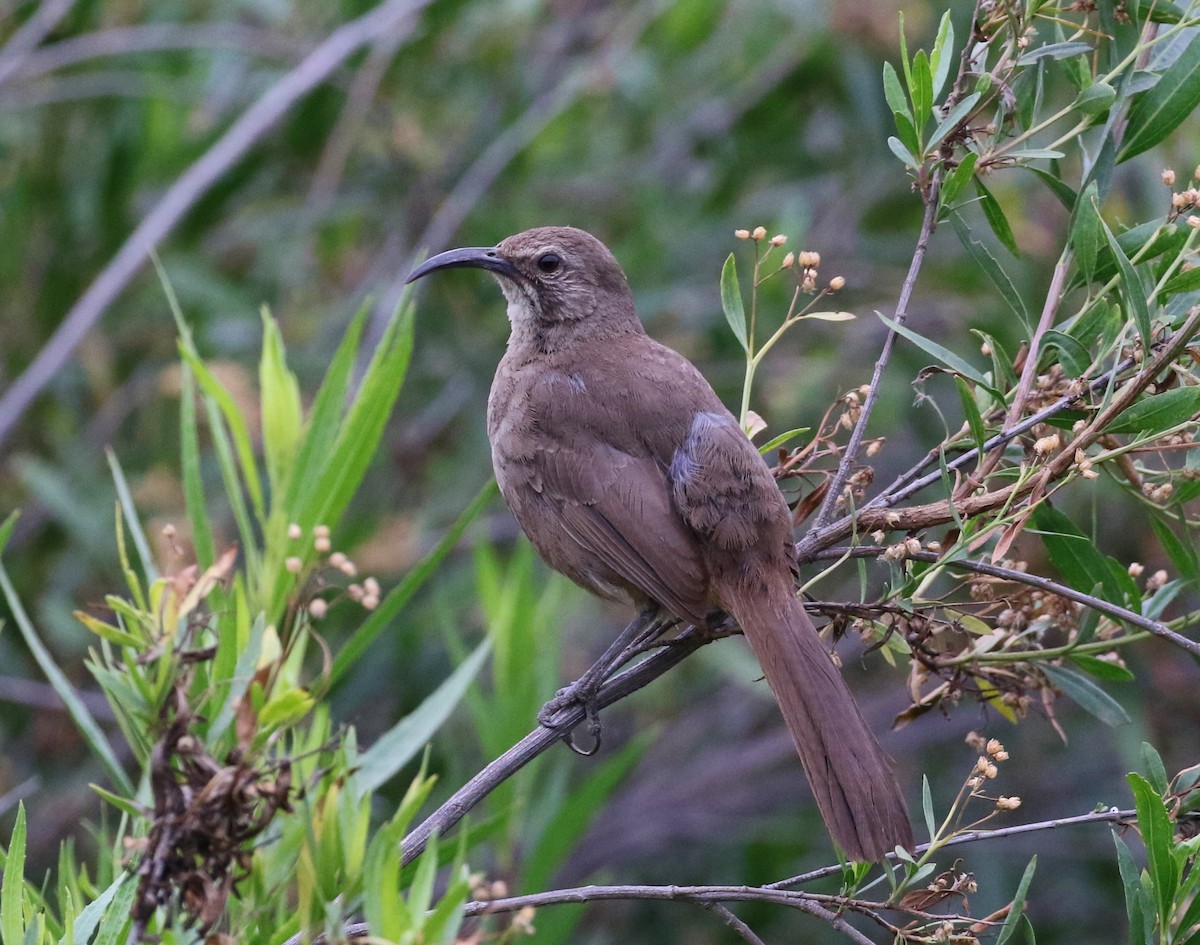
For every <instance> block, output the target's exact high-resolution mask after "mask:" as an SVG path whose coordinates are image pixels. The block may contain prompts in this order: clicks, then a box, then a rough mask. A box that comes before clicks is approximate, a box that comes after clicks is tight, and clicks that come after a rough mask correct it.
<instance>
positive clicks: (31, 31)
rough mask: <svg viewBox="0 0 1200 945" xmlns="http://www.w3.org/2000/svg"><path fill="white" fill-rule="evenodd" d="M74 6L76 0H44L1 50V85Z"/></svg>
mask: <svg viewBox="0 0 1200 945" xmlns="http://www.w3.org/2000/svg"><path fill="white" fill-rule="evenodd" d="M73 6H75V0H44V2H43V3H42V5H41V6H39V7H38V8H37V10H36V11H34V14H33V16H31V17H30V18H29V19H28V20H26V21H25V23H23V24H22V26H21V28H20V29H19V30H17V31H16V32H15V33H13V34H12V36H10V37H9V40H8V42H7V43H5V44H4V48H3V49H0V85H3V84H4V83H5V82H7V81H8V80H9V79H10V78H11V77H12V75H13V73H15V72H16V71H17V70H18V69H20V68H21V65H22V64H23V63H24V62H25V60H26V58H27V57H28V56H29V54H30V53H31V52H32V51H33V50H34V49H35V48H36V47H37V46H39V45H40V44H41V42H42V40H43V39H45V38H46V37H47V36H49V35H50V34H51V33H52V32H53V31H54V27H56V26H58V24H59V23H60V22H61V21H62V18H63V17H65V16H66V15H67V14H68V13H70V12H71V7H73Z"/></svg>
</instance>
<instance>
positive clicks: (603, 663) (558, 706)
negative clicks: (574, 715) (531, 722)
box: [538, 606, 675, 755]
mask: <svg viewBox="0 0 1200 945" xmlns="http://www.w3.org/2000/svg"><path fill="white" fill-rule="evenodd" d="M674 620H675V618H673V617H671V616H670V615H669V614H667V613H664V612H663V611H662V610H661V609H660V608H659V607H657V606H653V607H647V608H646V609H645V610H643V611H642V612H641V613H639V614H638V615H637V617H636V618H634V619H633V620H632V621H630V623H629V625H628V626H626V627H625V629H624V630H622V631H621V632H620V634H618V636H617V638H616V639H615V640H613V642H612V643H611V644H609V646H608V648H607V649H606V650H605V651H604V653H603V654H602V655H601V656H600V658H599V659H598V660H596V662H595V663H593V664H592V665H591V666H590V667H589V668H588V670H587V672H585V673H584V674H583V675H582V676H580V677H579V678H578V679H577V680H575V682H573V683H571V685H569V686H567V687H566V688H564V689H560V690H558V692H557V693H555V696H554V698H553V699H551V700H550V701H549V702H547V703H546V704H545V705H544V706H542V708H541V711H540V712H538V721H539V722H540V723H541V724H542V725H544V726H546V727H547V728H555V727H556V726H555V724H554V717H555V716H556V715H558V713H559V712H561V711H562V710H563V709H566V708H570V707H571V706H574V705H582V706H583V708H584V712H585V713H586V715H587V722H588V734H589V735H591V737H592V746H591V747H590V748H588V749H581V748H580V747H579V746H578V745H576V744H575V742H574V740H573V738H572V736H571V733H570V732H567V733H566V734H564V735H563V741H565V742H566V743H567V745H568V746H569V747H570V748H571V750H572V751H574V752H576V753H577V754H581V755H594V754H595V753H596V752H597V751H599V750H600V712H599V709H598V707H597V706H596V693H597V692H599V690H600V687H601V686H602V685H604V681H605V680H606V679H608V677H609V676H611V675H612V673H613V672H614V671H615V670H616V669H618V668H619V667H621V666H623V665H624V664H625V663H626V662H628V661H629V660H630V659H632V658H633V657H634V656H636V655H637V654H638V653H641V652H642V651H643V650H645V648H646V646H647V644H648V643H649V642H650V641H652V640H654V639H656V638H657V637H658V636H659V635H660V634H661V633H662V632H663V629H664V628H665V627H667V626H669V625H670V624H671V623H673V622H674Z"/></svg>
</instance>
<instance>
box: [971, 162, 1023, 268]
mask: <svg viewBox="0 0 1200 945" xmlns="http://www.w3.org/2000/svg"><path fill="white" fill-rule="evenodd" d="M975 192H976V193H977V194H979V199H980V203H981V204H982V206H983V215H984V217H986V218H987V221H988V225H989V226H990V227H991V228H992V232H993V233H995V234H996V239H998V240H999V241H1000V242H1001V244H1003V246H1004V247H1005V248H1006V249H1007V250H1008V251H1009V252H1010V253H1012V254H1013V255H1014V256H1020V255H1021V252H1020V250H1019V249H1017V239H1016V237H1015V236H1013V231H1012V227H1011V226H1009V225H1008V217H1006V216H1005V215H1004V210H1003V209H1002V208H1001V206H1000V201H998V200H997V199H996V198H995V197H994V196H993V195H992V192H991V191H990V190H988V188H987V185H985V184H984V182H983V181H981V180H980V179H979V178H978V177H976V178H975Z"/></svg>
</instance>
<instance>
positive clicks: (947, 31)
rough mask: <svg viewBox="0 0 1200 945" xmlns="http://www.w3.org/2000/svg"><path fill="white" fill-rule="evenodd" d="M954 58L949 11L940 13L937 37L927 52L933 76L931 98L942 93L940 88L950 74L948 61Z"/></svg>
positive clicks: (935, 97)
mask: <svg viewBox="0 0 1200 945" xmlns="http://www.w3.org/2000/svg"><path fill="white" fill-rule="evenodd" d="M953 59H954V24H953V23H951V22H950V11H949V10H947V11H946V12H945V13H943V14H942V21H941V22H940V23H939V24H938V31H937V39H936V40H934V42H933V51H932V52H931V53H930V54H929V71H930V73H931V74H932V76H933V98H934V100H935V101H936V99H937V97H938V96H939V95H941V94H942V88H943V87H944V86H945V84H946V79H947V78H948V77H949V75H950V63H951V62H952V61H953Z"/></svg>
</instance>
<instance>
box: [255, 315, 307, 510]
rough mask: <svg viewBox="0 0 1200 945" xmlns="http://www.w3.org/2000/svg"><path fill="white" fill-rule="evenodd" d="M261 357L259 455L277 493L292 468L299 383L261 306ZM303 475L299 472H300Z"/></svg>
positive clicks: (299, 416)
mask: <svg viewBox="0 0 1200 945" xmlns="http://www.w3.org/2000/svg"><path fill="white" fill-rule="evenodd" d="M262 328H263V330H262V337H263V340H262V357H261V358H260V359H259V363H258V386H259V392H260V399H261V406H260V411H261V416H262V437H263V455H264V457H265V459H266V461H267V478H268V480H269V481H270V483H271V489H272V495H273V496H280V495H282V494H283V493H284V492H285V490H284V488H283V484H284V483H285V482H286V481H287V479H288V477H289V476H291V475H292V474H293V471H294V470H295V469H296V465H295V459H296V447H297V445H298V442H299V438H300V425H301V422H302V413H301V408H300V384H299V383H298V382H297V380H296V375H294V374H293V373H292V372H291V371H289V370H288V366H287V356H286V354H285V353H284V348H283V336H282V335H281V334H280V332H279V325H278V324H277V323H276V321H275V319H273V318H272V317H271V314H270V312H268V311H267V309H266V308H265V307H264V308H263V310H262ZM300 474H301V475H303V472H301V473H300Z"/></svg>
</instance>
